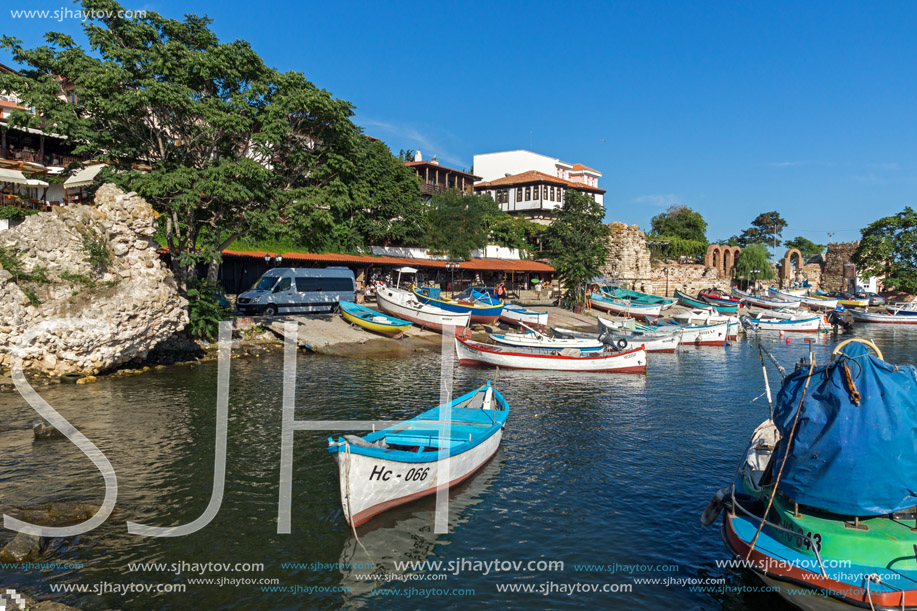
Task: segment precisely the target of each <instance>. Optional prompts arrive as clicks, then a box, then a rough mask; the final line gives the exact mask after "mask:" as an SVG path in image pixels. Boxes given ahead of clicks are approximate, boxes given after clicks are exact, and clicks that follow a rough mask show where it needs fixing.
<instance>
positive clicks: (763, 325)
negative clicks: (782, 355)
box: [747, 316, 824, 333]
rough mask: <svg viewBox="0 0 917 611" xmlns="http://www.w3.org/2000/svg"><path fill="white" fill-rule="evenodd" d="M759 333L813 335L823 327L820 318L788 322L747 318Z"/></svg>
mask: <svg viewBox="0 0 917 611" xmlns="http://www.w3.org/2000/svg"><path fill="white" fill-rule="evenodd" d="M747 320H748V322H749V323H750V324H752V325H754V327H755V328H757V329H758V330H759V331H784V332H789V333H815V332H816V331H818V330H819V329H820V328H821V327H822V326H823V322H824V321H823V319H822V317H821V316H814V317H812V318H800V319H797V320H788V319H786V318H748V319H747Z"/></svg>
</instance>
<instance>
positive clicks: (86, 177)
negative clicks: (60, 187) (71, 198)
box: [64, 163, 105, 189]
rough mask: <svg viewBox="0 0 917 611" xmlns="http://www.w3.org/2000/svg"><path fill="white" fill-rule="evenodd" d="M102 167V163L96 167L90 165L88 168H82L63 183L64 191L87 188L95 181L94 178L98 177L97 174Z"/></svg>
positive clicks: (103, 165)
mask: <svg viewBox="0 0 917 611" xmlns="http://www.w3.org/2000/svg"><path fill="white" fill-rule="evenodd" d="M104 167H105V164H104V163H99V164H97V165H91V166H89V167H88V168H83V169H82V170H80V171H79V172H77V173H76V174H74V175H73V176H71V177H70V178H68V179H67V180H65V181H64V189H79V188H80V187H88V186H89V185H91V184H92V181H94V180H95V179H96V176H98V175H99V172H101V171H102V168H104Z"/></svg>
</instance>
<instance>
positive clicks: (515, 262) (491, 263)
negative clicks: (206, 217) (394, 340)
mask: <svg viewBox="0 0 917 611" xmlns="http://www.w3.org/2000/svg"><path fill="white" fill-rule="evenodd" d="M278 254H279V255H280V256H281V257H283V260H286V261H309V262H314V263H344V264H354V263H362V264H365V265H410V266H412V267H427V268H435V269H446V261H441V260H435V259H410V258H407V257H377V256H374V255H344V254H338V253H308V252H284V253H269V252H265V251H263V250H253V251H241V250H224V251H223V256H224V257H240V258H251V259H264V256H265V255H270V256H271V257H274V256H276V255H278ZM459 269H470V270H474V271H503V272H547V273H551V272H553V271H554V268H553V267H551V266H550V265H548V264H547V263H541V262H540V261H527V260H523V259H470V260H468V261H461V262H460V263H459Z"/></svg>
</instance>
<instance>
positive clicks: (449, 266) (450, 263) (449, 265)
mask: <svg viewBox="0 0 917 611" xmlns="http://www.w3.org/2000/svg"><path fill="white" fill-rule="evenodd" d="M458 267H459V264H458V263H456V262H454V261H446V269H448V270H449V271H450V272H452V283H451V284H450V286H451V287H452V296H453V297H455V270H456V269H458Z"/></svg>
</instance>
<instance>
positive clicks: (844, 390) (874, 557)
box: [701, 339, 917, 611]
mask: <svg viewBox="0 0 917 611" xmlns="http://www.w3.org/2000/svg"><path fill="white" fill-rule="evenodd" d="M867 346H868V347H870V348H872V349H873V350H875V352H876V355H877V356H872V355H871V354H869V352H868V350H867ZM814 361H815V358H814V356H811V353H810V360H809V361H808V362H805V361H804V362H802V363H800V365H797V367H796V371H795V372H793V373H791V374H789V375H786V376H785V378H784V380H783V385H782V387H781V389H780V391H779V392H778V394H777V397H776V401H775V402H774V403H773V407H772V417H771V418H770V419H768V420H766V421H764V422H763V423H762V424H761V425H760V426H758V428H757V429H756V430H755V432H754V434H753V435H752V440H751V444H750V445H749V447H748V449H747V450H746V453H745V456H744V458H743V459H742V461H741V463H740V465H739V467H738V468H737V469H736V476H735V478H734V481H733V483H732V485H730V486H729V487H728V488H724V489H722V490H720V491H719V492H717V494H716V495H715V496H714V498H713V500H712V501H711V502H710V505H708V507H707V510H706V511H705V512H704V515H703V517H702V518H701V521H702V523H703V524H704V525H710V524H712V523H713V522H714V521H715V520H716V519H717V516H718V514H719V513H720V512H721V510H722V509H723V508H725V509H726V511H725V513H724V515H723V521H722V528H721V536H722V538H723V542H724V543H725V544H726V548H727V549H728V550H729V551H730V552H731V553H732V554H733V556H735V557H736V558H739V559H740V560H741V564H742V566H744V567H746V568H749V569H751V570H752V571H753V572H754V573H755V574H757V575H758V576H759V577H760V578H761V579H762V580H763V581H764V582H765V583H766V584H767V585H769V586H772V587H774V588H775V589H776V591H777V592H778V593H779V594H780V595H781V596H783V597H784V598H786V599H787V600H788V601H790V602H792V604H793V605H795V606H797V607H800V608H802V609H812V610H820V609H840V608H844V607H847V608H855V609H884V610H891V609H905V610H907V609H910V610H911V611H914V610H915V609H917V486H915V485H914V484H915V481H914V480H915V479H917V475H915V474H917V368H915V367H913V366H906V365H898V366H895V365H892V364H889V363H887V362H885V361H884V360H883V359H882V353H881V351H879V349H878V348H877V347H876V346H875V345H874V344H872V342H868V341H866V340H860V339H851V340H847V341H845V342H842V343H841V344H839V345H838V346H837V348H835V350H834V352H833V354H832V360H831V362H830V363H827V364H825V365H821V366H816V364H815V362H814ZM781 373H784V372H783V370H782V368H781ZM766 388H767V387H766ZM767 395H768V399H769V400H770V392H769V390H767Z"/></svg>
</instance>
